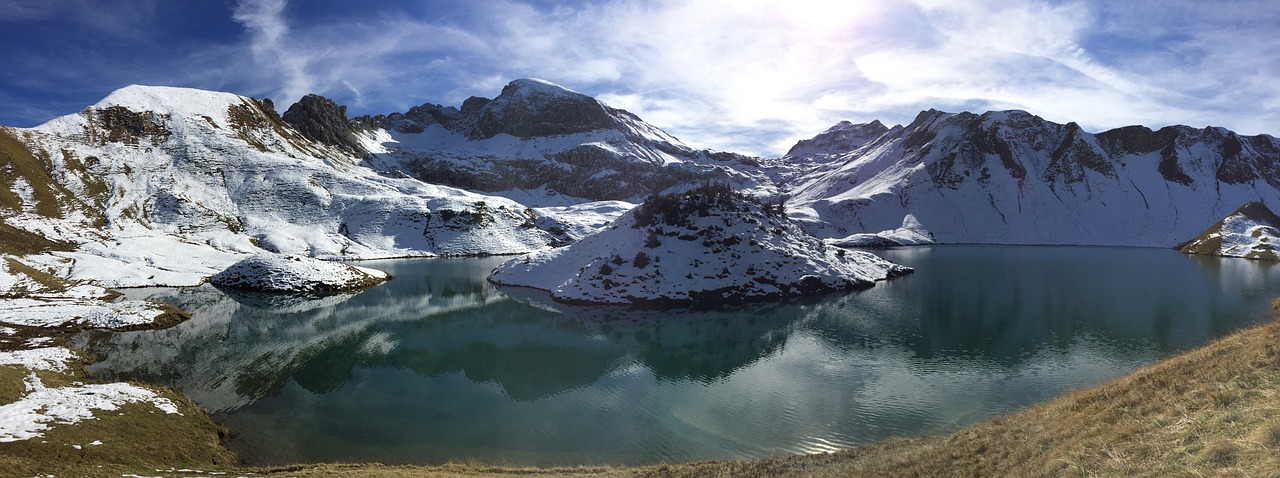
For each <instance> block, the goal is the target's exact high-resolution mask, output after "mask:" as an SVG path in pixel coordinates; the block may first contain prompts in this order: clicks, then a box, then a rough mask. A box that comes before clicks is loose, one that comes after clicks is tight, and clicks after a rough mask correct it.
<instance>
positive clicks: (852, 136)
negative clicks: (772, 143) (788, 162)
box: [786, 120, 889, 158]
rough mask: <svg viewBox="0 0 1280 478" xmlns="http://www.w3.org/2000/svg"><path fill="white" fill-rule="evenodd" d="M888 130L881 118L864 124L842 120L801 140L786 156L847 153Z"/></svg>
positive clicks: (798, 156)
mask: <svg viewBox="0 0 1280 478" xmlns="http://www.w3.org/2000/svg"><path fill="white" fill-rule="evenodd" d="M888 132H889V127H888V126H885V125H884V124H883V123H881V122H880V121H879V120H877V121H872V122H870V123H863V124H853V123H850V122H848V121H841V122H839V123H836V125H835V126H832V127H831V128H828V129H827V130H826V131H824V132H822V134H819V135H817V136H814V137H813V138H810V139H802V140H800V141H799V142H797V143H796V145H795V146H792V147H791V149H790V150H788V151H787V154H786V156H787V157H792V158H801V157H810V156H814V155H818V154H841V153H847V152H850V151H853V150H855V149H858V148H860V147H862V145H864V144H867V143H869V142H871V140H873V139H876V138H878V137H880V135H883V134H885V133H888Z"/></svg>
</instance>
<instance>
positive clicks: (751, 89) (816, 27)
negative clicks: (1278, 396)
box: [235, 0, 1280, 155]
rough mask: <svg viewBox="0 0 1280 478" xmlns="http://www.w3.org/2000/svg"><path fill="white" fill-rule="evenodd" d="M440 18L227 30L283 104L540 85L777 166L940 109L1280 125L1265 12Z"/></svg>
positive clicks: (1100, 120) (1078, 6) (872, 7)
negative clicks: (831, 136) (842, 123)
mask: <svg viewBox="0 0 1280 478" xmlns="http://www.w3.org/2000/svg"><path fill="white" fill-rule="evenodd" d="M430 5H432V6H433V7H434V8H452V10H449V11H448V12H446V13H447V14H441V15H439V16H432V17H431V18H426V17H420V18H415V17H412V16H406V15H402V14H391V13H388V14H386V15H372V16H368V17H362V18H361V19H360V20H359V21H352V22H349V23H341V24H324V25H305V26H300V25H297V24H295V25H290V24H289V23H288V22H287V21H286V18H285V16H284V15H285V14H286V13H287V11H286V9H285V8H284V7H285V5H284V0H242V2H241V3H240V4H239V5H238V7H237V9H236V12H235V20H236V21H237V22H240V23H241V24H242V25H244V26H245V28H246V31H248V32H249V38H250V42H249V43H248V45H249V46H250V50H251V52H252V53H253V58H255V59H256V62H257V64H258V65H259V67H260V68H261V69H263V70H264V71H263V72H262V73H261V74H260V77H259V78H257V79H256V80H255V81H257V82H259V84H271V85H275V86H270V87H263V88H275V89H276V91H275V92H274V93H272V94H275V95H283V98H285V99H286V101H290V100H293V99H296V98H298V97H300V96H301V95H302V94H305V93H308V92H316V93H321V94H326V95H331V96H334V97H335V99H338V100H339V101H340V102H341V101H348V102H351V103H352V107H353V111H355V112H357V113H360V112H367V113H382V112H389V111H391V110H392V109H400V110H403V109H405V108H407V107H408V106H412V105H414V104H417V103H420V102H423V101H432V102H440V103H445V104H455V105H456V104H460V103H461V101H462V100H463V99H465V98H466V97H467V96H471V95H483V96H493V95H494V94H496V93H497V92H498V91H499V90H500V89H501V86H502V85H504V84H505V83H506V82H507V81H510V80H512V79H515V78H520V77H539V78H545V79H548V80H551V81H554V82H557V83H561V84H564V85H566V86H568V87H570V88H573V89H576V90H578V91H582V92H584V93H588V94H593V95H596V96H598V97H600V98H601V99H602V100H603V101H605V102H606V103H610V104H613V105H614V106H617V107H621V108H624V109H627V110H630V111H632V112H634V113H636V114H638V115H640V116H641V117H642V118H645V119H646V120H648V121H649V122H651V123H653V124H655V125H657V126H659V127H662V128H664V129H666V130H668V131H669V132H671V133H672V134H674V135H676V136H677V137H680V138H681V139H683V140H685V141H686V142H687V143H689V144H690V145H692V146H694V147H711V148H717V149H727V150H735V151H741V152H747V153H756V154H766V155H776V154H781V153H782V152H785V151H786V150H787V148H789V147H790V145H791V144H792V143H793V142H794V141H795V140H797V139H800V138H803V137H808V136H812V135H814V134H816V133H818V132H821V131H822V130H824V129H826V128H827V127H828V126H830V125H831V124H834V123H835V122H837V121H839V120H846V119H847V120H852V121H855V122H862V121H870V120H872V119H882V120H884V121H885V122H886V123H890V124H892V123H905V122H907V121H910V120H911V119H912V118H913V117H914V116H915V114H916V113H917V112H918V111H919V110H921V109H927V108H931V107H932V108H939V109H944V110H952V111H954V110H955V109H956V108H999V109H1009V108H1020V109H1026V110H1028V111H1031V112H1032V113H1035V114H1038V115H1041V116H1043V117H1045V118H1047V119H1050V120H1054V121H1059V122H1066V121H1076V122H1079V123H1081V124H1082V125H1084V126H1085V127H1086V128H1090V129H1094V130H1098V129H1103V128H1110V127H1116V126H1122V125H1126V124H1135V123H1143V124H1148V125H1151V126H1160V125H1163V124H1171V123H1189V124H1193V125H1194V124H1203V123H1206V122H1210V123H1214V124H1220V125H1224V126H1227V127H1232V128H1238V129H1241V130H1243V132H1249V133H1258V132H1265V131H1267V130H1268V129H1269V128H1275V127H1274V126H1273V125H1274V124H1277V123H1276V120H1277V119H1280V118H1277V113H1273V112H1270V111H1269V110H1270V109H1272V108H1267V107H1266V106H1265V105H1275V104H1277V103H1280V100H1278V99H1280V82H1276V81H1275V78H1277V74H1280V71H1278V70H1280V60H1277V59H1276V57H1275V56H1274V53H1273V52H1274V51H1277V48H1278V47H1280V38H1277V36H1276V35H1274V31H1276V29H1277V27H1278V26H1280V21H1277V14H1274V13H1268V12H1270V11H1271V10H1274V9H1270V8H1266V4H1265V2H1263V3H1246V2H1226V3H1220V2H1215V3H1213V4H1210V5H1205V4H1198V3H1195V2H1188V3H1178V2H1156V3H1136V4H1135V3H1134V2H1085V1H1074V2H1073V1H1065V2H1025V1H1021V0H990V1H976V2H952V1H941V0H916V1H907V0H886V1H878V0H863V1H845V2H823V1H817V0H744V1H741V2H721V1H715V0H687V1H675V0H667V1H657V2H645V3H640V2H629V1H621V0H616V1H607V2H603V3H590V4H584V5H581V6H578V7H568V6H563V5H561V6H558V7H556V8H553V9H541V8H538V7H534V6H531V5H529V4H525V3H521V2H518V1H512V0H504V1H495V2H478V3H474V4H469V5H467V6H456V5H455V6H452V7H441V6H438V5H437V4H430ZM1264 108H1265V109H1267V110H1266V111H1258V110H1259V109H1264ZM1272 132H1275V131H1274V130H1272Z"/></svg>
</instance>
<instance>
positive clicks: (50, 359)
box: [0, 347, 76, 372]
mask: <svg viewBox="0 0 1280 478" xmlns="http://www.w3.org/2000/svg"><path fill="white" fill-rule="evenodd" d="M72 360H76V354H75V353H74V352H72V351H71V350H70V349H65V348H62V347H44V348H38V349H30V350H13V351H6V352H0V365H17V366H19V367H22V368H24V369H27V370H47V371H50V372H65V371H67V362H70V361H72Z"/></svg>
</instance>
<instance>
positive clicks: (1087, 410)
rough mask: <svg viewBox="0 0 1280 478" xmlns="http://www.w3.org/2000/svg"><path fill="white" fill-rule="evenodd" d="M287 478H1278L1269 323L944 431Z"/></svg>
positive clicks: (1275, 367)
mask: <svg viewBox="0 0 1280 478" xmlns="http://www.w3.org/2000/svg"><path fill="white" fill-rule="evenodd" d="M253 471H257V472H259V473H266V474H272V475H288V476H300V477H305V476H391V477H394V476H436V477H447V476H516V475H530V476H638V477H729V476H733V477H740V476H746V477H751V476H808V477H847V476H907V477H916V476H918V477H935V476H943V477H946V476H966V477H967V476H1009V477H1023V476H1066V477H1076V476H1083V477H1091V476H1153V477H1155V476H1278V477H1280V321H1273V322H1270V323H1267V324H1265V325H1261V326H1258V327H1254V328H1251V329H1248V330H1243V331H1240V332H1237V333H1235V334H1233V335H1231V336H1228V337H1226V338H1223V339H1220V340H1218V341H1216V342H1214V343H1212V344H1209V345H1207V346H1205V347H1203V348H1200V349H1197V350H1194V351H1191V352H1188V353H1186V354H1183V355H1180V356H1177V357H1174V358H1171V359H1168V360H1164V361H1162V362H1159V363H1157V364H1154V365H1151V366H1149V367H1146V368H1143V369H1140V370H1138V371H1136V372H1134V373H1132V374H1130V375H1128V376H1125V377H1122V378H1119V379H1115V380H1112V381H1110V382H1107V383H1105V384H1102V385H1099V386H1096V387H1092V388H1088V389H1084V390H1080V391H1077V392H1074V393H1070V394H1067V395H1065V396H1062V397H1059V398H1057V399H1054V400H1052V401H1049V402H1047V403H1044V404H1040V405H1036V406H1033V407H1030V408H1027V409H1024V410H1022V411H1020V412H1017V413H1014V414H1011V415H1007V416H1003V417H998V418H994V419H991V420H988V421H985V422H982V423H979V424H977V425H974V426H971V427H969V428H966V429H964V430H961V431H959V432H957V433H954V434H951V435H940V436H933V437H925V438H916V439H895V440H890V441H887V442H884V443H880V444H876V445H870V446H864V447H859V448H854V449H850V450H846V451H842V452H839V453H835V454H827V455H810V456H788V457H780V458H771V459H763V460H742V461H715V462H703V463H692V464H686V465H662V466H650V467H642V468H573V469H504V468H486V467H477V466H468V465H449V466H442V467H411V466H397V467H391V466H382V465H312V466H305V465H304V466H297V467H288V468H281V469H261V470H253Z"/></svg>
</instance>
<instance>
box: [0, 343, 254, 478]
mask: <svg viewBox="0 0 1280 478" xmlns="http://www.w3.org/2000/svg"><path fill="white" fill-rule="evenodd" d="M29 373H31V372H29V371H26V370H22V369H20V368H18V367H14V366H0V404H6V403H12V402H13V401H15V400H17V399H19V398H20V397H21V396H23V395H25V393H26V392H25V386H24V385H23V382H22V381H23V379H24V378H25V377H26V376H27V375H28V374H29ZM35 373H36V375H37V376H39V377H40V379H41V381H42V382H43V383H44V385H45V386H47V387H62V386H67V385H71V384H72V383H73V382H77V381H81V380H83V372H82V371H80V370H78V369H77V370H73V371H71V372H68V373H57V372H46V371H39V372H35ZM160 395H161V396H163V397H165V398H168V399H170V400H172V401H173V402H174V403H175V404H177V405H178V409H179V411H180V412H181V415H176V414H166V413H163V412H160V411H158V410H156V408H155V407H154V406H152V405H151V404H149V403H132V404H125V405H123V406H121V407H120V410H118V411H113V412H106V411H97V412H95V414H94V415H95V418H94V419H92V420H85V421H81V422H80V423H78V424H76V425H54V426H53V428H52V429H50V430H47V431H45V432H44V436H43V437H40V438H34V439H30V440H23V441H16V442H9V443H0V476H36V475H48V476H120V475H121V474H122V473H139V474H143V475H148V476H154V475H155V473H154V470H157V469H168V468H171V467H174V468H191V469H203V470H218V469H230V468H233V467H234V465H235V463H236V459H235V456H234V455H232V454H231V453H230V452H228V451H227V450H226V448H224V447H223V446H222V444H221V438H220V437H221V436H222V434H224V431H223V430H222V429H221V428H220V427H219V426H218V425H216V424H214V423H213V422H212V421H210V420H209V417H208V415H206V414H205V413H204V412H203V411H201V410H200V409H199V407H197V406H196V405H195V404H194V403H192V402H191V401H190V400H188V399H187V398H186V397H183V396H182V395H181V394H179V393H177V392H175V391H172V390H160ZM94 441H101V442H102V444H101V445H90V443H92V442H94ZM73 445H79V448H76V447H75V446H73Z"/></svg>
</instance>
